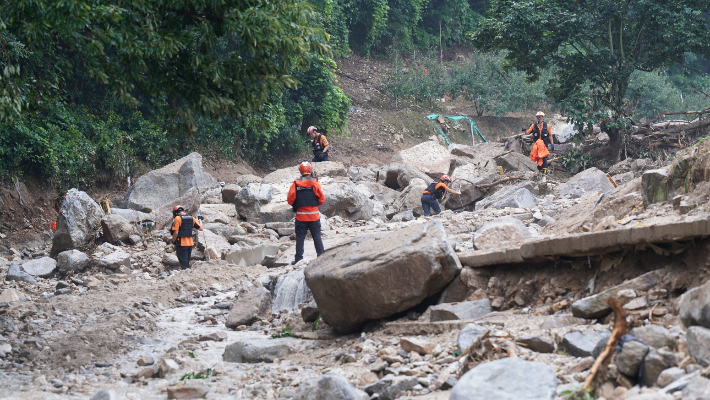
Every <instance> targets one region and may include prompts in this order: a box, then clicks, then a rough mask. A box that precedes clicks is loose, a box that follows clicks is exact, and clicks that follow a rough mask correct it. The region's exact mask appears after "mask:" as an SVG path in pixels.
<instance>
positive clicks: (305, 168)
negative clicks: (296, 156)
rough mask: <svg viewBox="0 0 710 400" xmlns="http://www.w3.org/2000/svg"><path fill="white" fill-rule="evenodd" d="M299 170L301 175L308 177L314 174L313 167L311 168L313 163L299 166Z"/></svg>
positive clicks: (306, 162) (303, 163)
mask: <svg viewBox="0 0 710 400" xmlns="http://www.w3.org/2000/svg"><path fill="white" fill-rule="evenodd" d="M298 170H299V171H301V175H306V174H310V173H311V172H313V167H312V166H311V163H309V162H308V161H304V162H302V163H301V165H299V166H298Z"/></svg>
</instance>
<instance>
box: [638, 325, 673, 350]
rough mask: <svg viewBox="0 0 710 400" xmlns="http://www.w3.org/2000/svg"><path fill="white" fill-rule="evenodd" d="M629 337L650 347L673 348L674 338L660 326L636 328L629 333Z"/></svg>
mask: <svg viewBox="0 0 710 400" xmlns="http://www.w3.org/2000/svg"><path fill="white" fill-rule="evenodd" d="M629 334H630V335H632V336H634V337H636V338H637V339H638V340H640V341H642V342H644V343H646V344H647V345H649V346H651V347H655V348H657V349H660V348H661V347H670V348H673V347H675V343H676V337H675V335H673V334H672V333H670V332H669V331H668V329H666V328H664V327H662V326H660V325H653V324H651V325H646V326H637V327H636V328H634V329H632V330H631V332H629Z"/></svg>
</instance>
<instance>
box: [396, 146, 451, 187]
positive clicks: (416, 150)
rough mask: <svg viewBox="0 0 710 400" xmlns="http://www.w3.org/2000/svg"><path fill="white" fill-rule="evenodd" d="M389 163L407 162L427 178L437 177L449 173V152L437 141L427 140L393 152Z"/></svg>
mask: <svg viewBox="0 0 710 400" xmlns="http://www.w3.org/2000/svg"><path fill="white" fill-rule="evenodd" d="M390 164H407V165H410V166H412V167H414V168H415V169H417V170H418V171H421V172H423V173H425V174H426V175H427V176H429V178H432V179H438V178H439V177H441V175H446V174H448V173H449V166H450V165H451V154H450V153H449V150H448V149H447V148H446V147H444V146H442V145H440V144H439V142H438V141H433V140H428V141H426V142H424V143H420V144H418V145H416V146H414V147H411V148H409V149H405V150H402V151H400V152H399V153H397V154H395V155H394V157H392V160H391V161H390Z"/></svg>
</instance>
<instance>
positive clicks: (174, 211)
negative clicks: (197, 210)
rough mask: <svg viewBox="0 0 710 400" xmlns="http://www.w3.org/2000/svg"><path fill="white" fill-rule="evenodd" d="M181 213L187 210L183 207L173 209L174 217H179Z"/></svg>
mask: <svg viewBox="0 0 710 400" xmlns="http://www.w3.org/2000/svg"><path fill="white" fill-rule="evenodd" d="M180 211H185V208H184V207H183V206H175V207H173V216H175V215H177V214H178V213H179V212H180Z"/></svg>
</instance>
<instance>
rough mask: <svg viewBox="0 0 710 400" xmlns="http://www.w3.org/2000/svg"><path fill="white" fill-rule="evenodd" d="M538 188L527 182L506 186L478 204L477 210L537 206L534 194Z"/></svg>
mask: <svg viewBox="0 0 710 400" xmlns="http://www.w3.org/2000/svg"><path fill="white" fill-rule="evenodd" d="M533 192H537V187H536V186H535V184H534V183H533V182H530V181H525V182H521V183H519V184H517V185H514V186H505V187H503V188H501V189H500V190H498V191H497V192H495V193H493V194H492V195H490V196H488V197H486V198H485V199H482V200H480V201H478V202H477V203H476V210H483V209H486V208H494V209H501V208H506V207H510V208H528V207H535V206H536V205H537V198H536V197H535V195H534V194H533Z"/></svg>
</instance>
